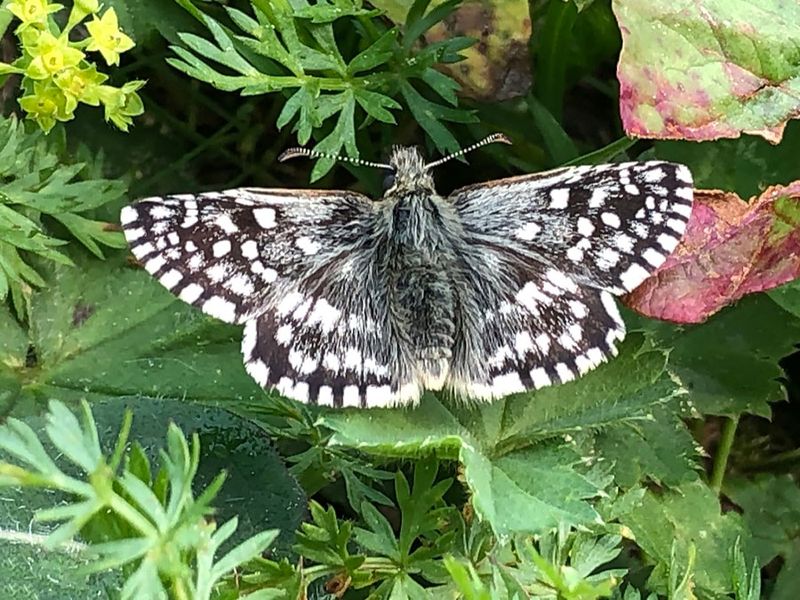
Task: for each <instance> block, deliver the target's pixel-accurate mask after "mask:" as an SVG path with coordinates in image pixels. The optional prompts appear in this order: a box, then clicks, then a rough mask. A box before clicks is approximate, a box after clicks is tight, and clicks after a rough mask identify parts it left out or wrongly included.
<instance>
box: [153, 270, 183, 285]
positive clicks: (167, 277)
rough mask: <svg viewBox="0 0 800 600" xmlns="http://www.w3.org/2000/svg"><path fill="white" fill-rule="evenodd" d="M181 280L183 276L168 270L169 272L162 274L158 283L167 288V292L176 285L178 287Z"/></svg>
mask: <svg viewBox="0 0 800 600" xmlns="http://www.w3.org/2000/svg"><path fill="white" fill-rule="evenodd" d="M181 279H183V274H182V273H181V272H180V271H177V270H176V269H170V270H169V271H167V272H166V273H164V274H163V275H162V276H161V277H160V278H159V280H158V281H159V282H160V283H161V285H163V286H164V287H165V288H167V289H168V290H171V289H172V288H174V287H175V286H176V285H178V283H179V282H180V280H181Z"/></svg>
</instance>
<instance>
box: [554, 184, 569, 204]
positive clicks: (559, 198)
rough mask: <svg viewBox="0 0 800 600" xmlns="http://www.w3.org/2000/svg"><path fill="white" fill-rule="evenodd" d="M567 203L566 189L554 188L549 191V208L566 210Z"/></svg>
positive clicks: (567, 194)
mask: <svg viewBox="0 0 800 600" xmlns="http://www.w3.org/2000/svg"><path fill="white" fill-rule="evenodd" d="M568 203H569V189H568V188H556V189H554V190H550V208H567V204H568Z"/></svg>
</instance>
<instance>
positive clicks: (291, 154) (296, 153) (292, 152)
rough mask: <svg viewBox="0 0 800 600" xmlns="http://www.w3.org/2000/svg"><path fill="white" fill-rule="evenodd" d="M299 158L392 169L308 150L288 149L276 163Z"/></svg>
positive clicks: (379, 164)
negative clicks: (329, 159) (322, 159)
mask: <svg viewBox="0 0 800 600" xmlns="http://www.w3.org/2000/svg"><path fill="white" fill-rule="evenodd" d="M300 156H307V157H309V158H332V159H333V160H337V161H344V162H349V163H350V164H352V165H358V166H359V167H376V168H378V169H392V165H387V164H384V163H377V162H372V161H369V160H362V159H360V158H350V157H349V156H339V155H337V154H330V153H329V152H319V151H318V150H309V149H308V148H288V149H286V150H284V151H283V152H281V154H280V156H278V162H285V161H287V160H289V159H292V158H298V157H300Z"/></svg>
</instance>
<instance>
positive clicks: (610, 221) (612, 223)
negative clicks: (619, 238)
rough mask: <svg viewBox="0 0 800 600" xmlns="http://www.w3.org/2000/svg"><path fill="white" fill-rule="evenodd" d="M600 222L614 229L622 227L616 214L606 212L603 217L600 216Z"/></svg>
mask: <svg viewBox="0 0 800 600" xmlns="http://www.w3.org/2000/svg"><path fill="white" fill-rule="evenodd" d="M600 220H601V221H603V223H605V224H606V225H608V226H609V227H613V228H614V229H619V227H620V225H622V223H621V222H620V220H619V217H618V216H617V215H616V213H610V212H604V213H603V214H602V215H600Z"/></svg>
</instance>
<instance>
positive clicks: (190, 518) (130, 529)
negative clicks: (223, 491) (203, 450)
mask: <svg viewBox="0 0 800 600" xmlns="http://www.w3.org/2000/svg"><path fill="white" fill-rule="evenodd" d="M81 406H82V411H81V412H82V414H81V417H82V418H81V420H80V421H79V420H78V418H77V417H76V416H75V415H74V414H73V413H72V412H71V411H70V410H69V409H68V408H67V407H66V406H65V405H64V404H63V403H61V402H58V401H52V402H50V410H49V413H48V414H47V425H46V432H47V436H48V438H49V440H50V442H51V443H52V445H53V446H54V447H55V449H56V451H57V452H58V454H59V455H60V456H62V457H65V458H66V459H67V460H68V461H69V462H70V463H71V464H72V466H73V468H74V467H77V468H78V469H79V471H80V472H81V474H80V475H78V476H75V475H72V474H70V473H68V472H66V471H64V470H62V468H61V467H59V466H58V465H57V464H56V462H54V460H53V459H52V458H51V456H50V453H48V451H47V450H46V449H45V447H44V446H43V445H42V443H41V442H40V441H39V439H38V438H37V436H36V434H35V432H34V431H33V430H32V429H31V428H30V426H29V425H27V424H26V423H24V422H22V421H19V420H17V419H9V420H8V421H7V422H6V423H5V424H4V425H3V426H2V427H0V450H3V451H4V452H6V453H7V454H9V455H10V456H12V457H13V458H14V459H16V463H8V462H3V463H0V486H28V487H36V488H45V489H50V490H57V491H60V492H64V493H66V494H68V495H69V497H70V498H71V502H68V503H66V504H62V505H59V506H57V507H53V508H50V509H45V510H40V511H38V512H37V513H36V515H35V518H36V520H38V521H40V522H57V523H61V524H60V525H59V526H58V527H57V528H56V529H54V530H53V531H52V532H51V533H50V535H49V536H47V538H46V539H45V541H44V545H45V546H46V547H47V548H50V549H54V548H58V547H59V546H61V545H63V544H64V543H65V542H68V541H69V540H71V539H72V538H74V537H75V536H77V535H78V534H79V533H80V532H81V531H82V530H85V529H88V531H89V532H90V533H89V535H90V536H91V537H93V538H94V539H95V540H96V543H94V544H91V545H89V546H88V547H87V548H85V549H84V551H86V552H88V553H89V554H90V555H91V556H92V557H93V559H94V561H93V562H92V563H91V567H90V570H91V571H95V572H99V571H104V570H111V569H117V568H122V569H123V571H124V572H125V573H126V576H127V578H126V581H125V585H124V586H123V588H122V590H121V593H120V597H121V598H123V599H131V600H134V599H141V598H167V597H171V598H176V599H179V600H190V599H191V600H207V599H210V598H211V597H212V594H213V592H214V589H215V587H216V586H217V585H218V584H219V583H220V581H221V580H222V579H224V578H226V577H232V574H233V571H234V569H236V568H237V567H239V566H240V565H242V564H243V563H245V562H247V561H250V560H252V559H254V558H256V557H258V556H260V554H261V553H262V552H263V551H264V550H266V549H267V548H268V547H269V546H270V544H272V542H273V541H274V540H275V538H276V537H277V535H278V532H277V531H274V530H272V531H264V532H261V533H259V534H256V535H254V536H253V537H251V538H249V539H248V540H246V541H244V542H242V543H241V544H239V545H237V546H236V547H235V548H233V549H231V550H230V551H229V552H228V553H227V554H225V555H224V556H222V557H221V558H219V559H215V555H216V553H217V551H218V550H219V548H220V546H221V545H222V544H223V543H224V542H225V541H226V540H227V539H229V538H230V537H231V535H233V533H234V531H235V530H236V527H237V519H236V518H233V519H231V520H229V521H227V522H226V523H223V524H222V525H221V526H220V527H217V524H216V523H215V522H213V521H212V520H209V519H208V517H209V515H210V514H211V502H212V501H213V500H214V497H215V496H216V495H217V493H218V492H219V489H220V487H221V486H222V483H223V481H224V479H225V477H224V474H220V475H218V476H217V477H216V478H215V479H214V480H213V481H212V482H211V483H210V484H209V485H208V486H207V487H206V488H205V489H204V490H203V492H202V493H201V494H199V495H198V496H196V497H195V495H194V493H193V492H192V481H193V480H194V478H195V475H196V473H197V467H198V464H199V456H200V442H199V439H198V437H197V435H194V436H193V437H192V442H191V445H190V444H189V443H187V441H186V438H185V437H184V435H183V434H182V433H181V431H180V429H179V428H178V427H177V426H176V425H174V424H172V425H171V426H170V428H169V431H168V434H167V449H166V451H162V452H161V463H162V465H161V468H160V469H159V471H158V472H157V473H156V474H155V475H154V476H153V475H151V467H150V462H149V461H148V459H147V457H146V456H145V454H144V451H143V449H142V448H141V446H138V445H137V444H135V443H134V444H133V446H132V447H131V448H127V442H128V439H127V438H128V432H129V430H130V426H131V413H130V412H127V413H126V415H125V418H124V421H123V424H122V428H121V430H120V434H119V437H118V439H117V441H116V444H115V446H114V451H113V453H112V454H111V456H106V455H104V453H103V451H102V449H101V446H100V439H99V436H98V433H97V426H96V424H95V421H94V418H93V417H92V413H91V410H90V408H89V405H88V404H87V403H86V402H83V403H82V405H81Z"/></svg>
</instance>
